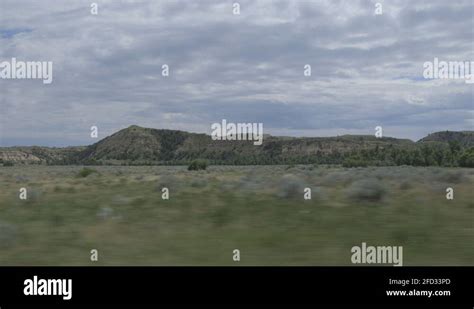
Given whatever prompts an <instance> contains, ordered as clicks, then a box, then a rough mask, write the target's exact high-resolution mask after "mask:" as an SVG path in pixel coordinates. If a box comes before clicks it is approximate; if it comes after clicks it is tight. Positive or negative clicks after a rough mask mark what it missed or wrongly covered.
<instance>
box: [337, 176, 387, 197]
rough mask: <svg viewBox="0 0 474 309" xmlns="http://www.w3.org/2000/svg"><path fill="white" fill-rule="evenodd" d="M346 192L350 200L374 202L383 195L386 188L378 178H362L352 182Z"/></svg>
mask: <svg viewBox="0 0 474 309" xmlns="http://www.w3.org/2000/svg"><path fill="white" fill-rule="evenodd" d="M346 193H347V196H348V197H349V198H350V199H352V200H356V201H371V202H376V201H380V200H381V199H382V198H383V197H384V196H385V194H386V190H385V187H383V186H382V185H381V184H380V181H379V180H377V179H364V180H359V181H355V182H353V183H352V184H351V185H350V187H349V188H347V191H346Z"/></svg>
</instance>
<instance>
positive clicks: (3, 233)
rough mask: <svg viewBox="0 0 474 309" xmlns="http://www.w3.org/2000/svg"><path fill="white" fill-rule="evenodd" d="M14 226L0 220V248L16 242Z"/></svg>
mask: <svg viewBox="0 0 474 309" xmlns="http://www.w3.org/2000/svg"><path fill="white" fill-rule="evenodd" d="M16 230H17V229H16V227H15V226H14V225H12V224H10V223H6V222H0V248H1V249H5V248H8V247H10V246H13V245H14V244H15V242H16V234H17V231H16Z"/></svg>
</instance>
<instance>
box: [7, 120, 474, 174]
mask: <svg viewBox="0 0 474 309" xmlns="http://www.w3.org/2000/svg"><path fill="white" fill-rule="evenodd" d="M450 141H456V142H457V143H458V145H459V147H460V149H457V148H456V149H454V150H453V148H452V147H451V148H450V146H449V142H450ZM473 145H474V132H472V131H463V132H449V131H446V132H437V133H432V134H430V135H428V136H427V137H425V138H423V139H421V140H420V141H418V142H416V143H415V142H413V141H411V140H408V139H397V138H391V137H384V138H376V137H375V136H369V135H343V136H337V137H300V138H297V137H276V136H270V135H266V136H265V138H264V140H263V144H262V145H260V146H255V145H253V143H252V142H251V141H214V140H212V139H211V136H209V135H206V134H197V133H189V132H184V131H177V130H164V129H150V128H142V127H139V126H135V125H133V126H130V127H128V128H126V129H123V130H120V131H118V132H116V133H114V134H112V135H110V136H108V137H106V138H104V139H102V140H100V141H98V142H97V143H95V144H92V145H90V146H87V147H68V148H48V147H37V146H35V147H8V148H0V161H3V162H6V161H10V162H14V163H25V164H111V165H115V164H121V165H129V164H130V165H148V164H188V163H189V162H190V161H192V160H194V159H198V158H199V159H206V160H208V161H209V162H210V163H211V164H242V165H246V164H313V163H317V164H319V163H322V164H346V165H347V166H364V165H365V164H369V165H400V164H407V165H457V160H458V159H457V156H461V154H462V151H463V149H465V148H468V147H471V146H473Z"/></svg>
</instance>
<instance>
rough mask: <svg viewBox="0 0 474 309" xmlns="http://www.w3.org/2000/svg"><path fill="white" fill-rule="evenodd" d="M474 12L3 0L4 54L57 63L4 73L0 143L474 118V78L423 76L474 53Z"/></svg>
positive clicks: (388, 126) (326, 4)
mask: <svg viewBox="0 0 474 309" xmlns="http://www.w3.org/2000/svg"><path fill="white" fill-rule="evenodd" d="M92 2H96V3H97V4H98V15H93V14H91V3H92ZM234 2H238V3H239V4H240V15H234V14H233V8H234V7H233V3H234ZM376 2H379V3H381V4H382V14H381V15H376V14H375V10H376ZM473 19H474V2H473V1H472V0H466V1H462V0H456V1H444V0H439V1H436V0H435V1H433V0H426V1H411V0H407V1H398V0H390V1H388V0H385V1H370V0H366V1H354V0H350V1H319V0H300V1H291V0H284V1H270V0H264V1H254V0H251V1H250V0H249V1H246V0H245V1H244V0H238V1H225V0H216V1H176V0H159V1H151V0H150V1H117V0H114V1H104V0H100V1H83V0H71V1H53V0H51V1H50V0H44V1H37V0H31V1H18V0H0V62H1V61H10V60H11V58H12V57H15V58H17V60H22V61H52V62H53V83H52V84H50V85H44V84H43V83H42V81H40V80H12V79H0V110H1V113H0V121H1V123H0V129H1V131H0V146H11V145H47V146H66V145H84V144H91V143H93V142H96V141H97V140H93V139H91V138H90V127H91V126H93V125H96V126H98V128H99V137H100V138H102V137H105V136H107V135H109V134H111V133H113V132H115V131H117V130H120V129H121V128H124V127H127V126H130V125H132V124H137V125H140V126H144V127H152V128H166V129H180V130H186V131H192V132H205V133H210V132H211V129H210V126H211V123H214V122H220V121H221V120H222V119H227V120H228V121H232V122H262V123H263V125H264V131H265V133H269V134H272V135H291V136H335V135H342V134H374V132H375V131H374V128H375V126H379V125H380V126H382V127H383V133H384V135H386V136H394V137H402V138H410V139H413V140H417V139H419V138H421V137H423V136H425V135H426V134H427V133H430V132H434V131H441V130H473V128H474V120H473V118H474V112H473V110H474V103H473V102H474V90H473V89H474V85H473V84H467V83H465V82H464V81H462V80H441V79H433V80H426V79H424V78H423V63H424V62H426V61H433V59H434V57H437V58H439V59H440V60H446V61H469V60H474V43H473V42H474V30H473V29H474V22H473ZM163 64H167V65H169V68H170V76H168V77H163V76H162V74H161V73H162V65H163ZM306 64H309V65H311V69H312V70H311V71H312V72H311V73H312V75H311V76H309V77H307V76H304V74H303V71H304V66H305V65H306Z"/></svg>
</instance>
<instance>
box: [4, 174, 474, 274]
mask: <svg viewBox="0 0 474 309" xmlns="http://www.w3.org/2000/svg"><path fill="white" fill-rule="evenodd" d="M82 168H83V167H80V166H14V167H0V265H352V264H351V259H350V258H351V252H350V249H351V247H352V246H355V245H360V244H361V242H366V243H368V244H371V245H385V246H403V265H474V246H473V245H472V244H473V241H474V224H473V222H474V221H473V219H474V190H473V189H474V187H473V183H474V169H460V168H437V167H377V168H375V167H374V168H371V167H369V168H353V169H345V168H340V167H324V166H319V167H313V166H296V167H287V166H245V167H240V166H211V167H209V168H208V170H206V171H188V170H187V169H186V167H184V166H180V167H165V166H143V167H126V166H123V167H122V166H120V167H112V166H99V167H90V168H91V169H95V170H96V171H97V173H96V172H93V173H91V174H89V175H87V174H88V173H87V172H84V171H82V172H81V170H82ZM22 187H24V188H26V189H27V199H26V200H21V199H20V198H19V194H20V191H19V190H20V188H22ZM163 187H167V188H169V190H170V198H169V200H163V199H162V188H163ZM305 187H309V188H311V190H312V199H311V200H305V199H304V198H303V194H304V188H305ZM447 187H452V188H453V189H454V199H453V200H447V199H446V188H447ZM91 249H97V250H98V252H99V260H98V261H97V262H91V260H90V251H91ZM234 249H239V250H240V254H241V261H240V262H238V263H236V262H234V261H233V260H232V251H233V250H234Z"/></svg>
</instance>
